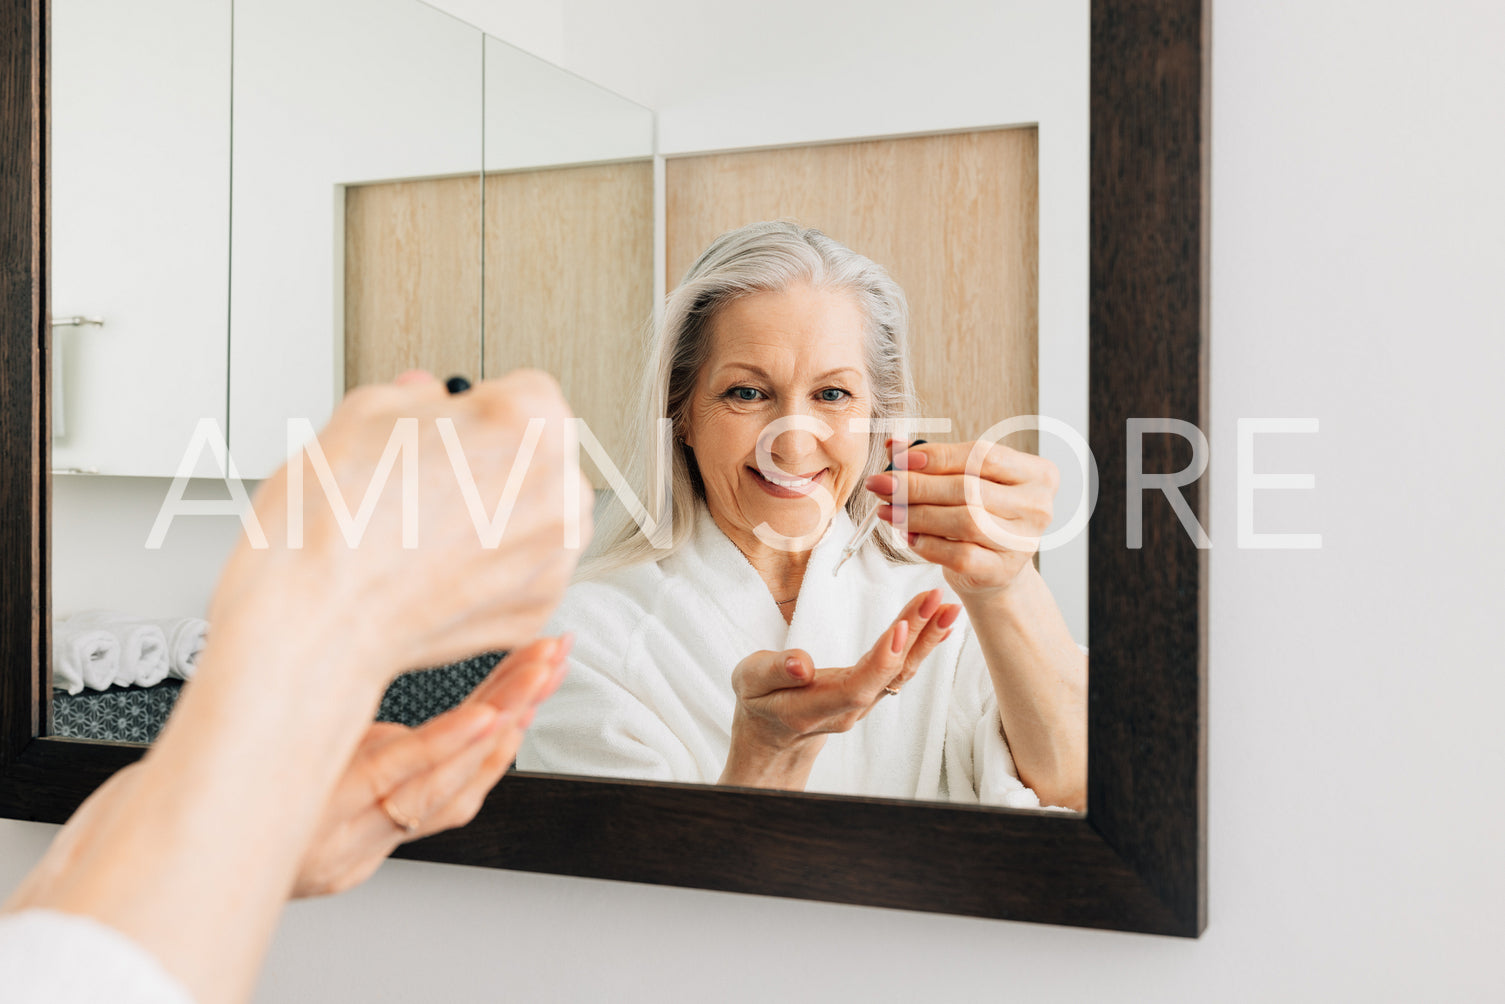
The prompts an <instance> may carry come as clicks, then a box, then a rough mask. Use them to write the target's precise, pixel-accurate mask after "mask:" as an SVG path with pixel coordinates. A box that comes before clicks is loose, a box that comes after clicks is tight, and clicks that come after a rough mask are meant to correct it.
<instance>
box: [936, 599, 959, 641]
mask: <svg viewBox="0 0 1505 1004" xmlns="http://www.w3.org/2000/svg"><path fill="white" fill-rule="evenodd" d="M961 615H962V608H961V606H960V605H959V604H955V603H953V604H951V605H950V606H949V607H948V608H947V609H946V610H945V611H944V612H943V613H942V614H941V615H940V616H939V617H937V618H936V621H935V622H936V623H937V624H939V625H940V626H941V627H943V628H949V627H951V625H953V624H955V623H956V619H957V618H958V617H960V616H961ZM947 634H950V632H949V631H948V632H947Z"/></svg>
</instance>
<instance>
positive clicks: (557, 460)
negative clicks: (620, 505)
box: [210, 370, 593, 684]
mask: <svg viewBox="0 0 1505 1004" xmlns="http://www.w3.org/2000/svg"><path fill="white" fill-rule="evenodd" d="M571 417H572V416H571V414H570V410H569V407H568V405H567V404H566V403H565V401H564V398H563V397H562V395H561V394H560V391H559V385H558V384H557V383H556V382H555V381H554V380H553V378H551V377H549V376H547V375H546V374H543V373H539V372H536V371H527V370H520V371H517V372H514V373H510V374H508V375H507V376H505V377H503V378H501V379H497V380H486V381H482V382H481V383H478V384H476V385H475V386H474V387H473V388H471V389H470V390H469V391H468V392H466V393H464V394H460V395H450V394H448V393H447V392H446V390H445V387H444V384H442V383H440V382H439V381H438V380H436V379H434V378H433V377H431V376H429V375H427V374H406V375H404V377H403V378H402V379H401V380H399V381H398V382H396V383H391V384H379V385H371V386H365V387H358V388H356V389H355V390H353V391H351V392H350V394H348V395H347V396H346V398H345V400H344V401H343V402H342V403H341V404H340V406H339V408H337V409H336V410H335V413H334V416H333V417H332V418H331V419H330V421H329V424H328V425H327V426H326V427H325V428H324V430H323V431H322V432H321V433H320V434H319V440H318V445H319V448H320V450H321V452H322V454H323V457H324V458H325V460H326V461H327V463H326V464H325V465H320V464H318V463H316V462H315V459H314V458H311V457H310V455H309V453H307V452H304V453H300V454H299V455H297V456H295V457H294V458H293V460H292V462H291V463H292V464H295V465H297V471H298V474H297V476H296V477H290V474H291V473H292V468H290V467H284V468H283V469H282V470H280V471H278V472H277V473H276V474H275V475H273V476H272V477H271V478H269V479H268V480H267V481H266V482H264V483H263V484H262V486H261V489H260V490H259V491H258V492H257V495H256V499H255V504H254V512H255V516H256V518H257V521H258V523H259V524H260V526H261V528H262V529H263V531H264V534H265V537H266V543H267V544H269V546H266V547H260V548H258V547H255V546H253V544H252V543H251V542H250V541H249V540H247V539H245V538H243V539H242V542H241V544H240V546H239V547H238V548H237V549H236V551H235V553H234V554H233V555H232V556H231V558H230V561H229V562H228V564H227V565H226V567H225V570H224V573H223V574H222V576H221V578H220V582H219V585H218V587H217V588H216V590H215V594H214V598H213V600H212V601H211V606H210V620H211V623H212V624H214V629H215V633H216V635H230V636H234V635H235V634H236V625H237V623H238V622H239V620H241V619H242V616H241V615H243V614H244V615H247V616H245V617H244V618H243V619H244V620H245V621H246V622H247V623H260V624H267V623H278V622H279V621H282V622H287V623H289V624H293V623H298V624H299V628H300V630H303V629H305V628H308V627H309V626H308V625H306V624H303V623H301V622H303V621H305V620H306V616H307V613H308V612H309V611H312V610H317V611H319V616H320V618H321V619H322V622H321V624H320V625H318V630H319V632H320V635H321V637H324V638H325V639H326V642H327V644H328V645H329V646H331V647H334V646H343V649H342V651H343V652H345V653H346V654H348V653H349V652H351V651H355V652H358V653H359V654H360V656H361V662H362V663H363V664H364V665H365V666H366V667H368V675H369V676H370V677H371V678H372V679H371V682H373V683H377V684H384V683H385V682H386V681H387V680H389V679H390V678H391V677H392V676H393V675H395V674H396V673H398V672H400V671H402V670H407V669H415V668H419V667H424V666H435V665H440V664H443V663H447V662H452V661H454V660H456V659H460V658H464V657H467V656H471V655H474V654H476V653H477V652H484V651H495V650H498V649H508V648H514V647H516V646H518V645H521V644H524V643H526V642H527V641H529V640H531V639H532V638H533V637H534V635H535V634H536V633H537V632H538V630H539V629H540V628H541V627H542V626H543V623H544V622H545V620H547V618H548V616H549V614H550V612H552V610H553V609H554V607H555V606H556V605H557V603H558V602H559V599H560V597H561V596H562V595H563V592H564V589H565V586H566V585H567V584H568V582H569V578H570V575H571V574H572V573H573V571H574V568H575V564H576V562H577V561H578V560H579V557H580V554H581V548H583V547H584V546H585V545H586V544H587V543H588V542H589V540H590V534H591V510H592V504H593V498H592V496H591V494H590V485H589V483H588V482H587V481H586V480H585V479H584V478H583V477H578V476H577V477H575V478H573V479H569V478H568V477H567V476H566V467H565V464H566V458H565V455H564V444H565V442H566V439H565V423H566V422H568V421H570V420H571ZM384 458H385V459H386V461H387V463H386V464H384V463H383V460H384ZM394 458H395V464H393V463H392V460H393V459H394ZM384 466H385V467H387V470H386V471H383V468H384ZM372 471H377V472H378V473H377V477H376V479H375V480H373V478H372V473H371V472H372ZM385 474H390V475H391V476H390V478H389V479H388V481H387V483H386V484H385V486H384V487H383V486H382V485H381V482H380V479H381V478H382V477H383V476H384V475H385ZM299 481H301V486H299V484H298V482H299ZM326 481H327V482H330V484H328V485H326ZM330 489H337V490H338V492H339V495H340V496H341V498H340V499H339V500H335V501H332V498H333V493H332V492H331V491H330ZM368 492H369V496H368ZM571 496H573V497H571ZM368 506H369V508H368ZM300 509H301V527H302V529H301V541H299V539H298V538H299V534H298V532H297V528H298V521H297V519H296V518H295V517H294V516H293V515H292V514H293V513H295V512H297V511H299V510H300ZM341 510H343V511H341ZM351 512H354V513H355V514H356V517H355V518H354V519H352V518H351V517H350V516H349V514H350V513H351ZM363 519H364V525H363V526H362V525H361V521H362V520H363ZM502 520H505V523H503V522H502ZM355 532H359V533H360V534H361V536H360V537H359V539H358V540H357V541H356V542H355V544H354V545H353V546H352V543H351V537H352V536H353V534H354V533H355ZM572 537H573V538H574V540H575V541H578V546H576V547H567V546H566V543H567V541H570V540H571V538H572ZM262 586H269V587H272V588H259V587H262ZM247 604H255V605H257V606H258V607H260V608H262V609H259V610H255V611H252V610H247V609H243V608H245V607H246V605H247ZM267 608H271V609H267ZM258 615H259V616H258ZM242 640H244V641H247V642H248V643H250V642H252V641H254V640H253V639H249V638H247V639H242ZM263 640H264V639H263Z"/></svg>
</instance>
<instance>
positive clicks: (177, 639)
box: [149, 617, 209, 680]
mask: <svg viewBox="0 0 1505 1004" xmlns="http://www.w3.org/2000/svg"><path fill="white" fill-rule="evenodd" d="M149 623H152V624H155V625H157V626H158V627H159V628H161V629H162V633H163V634H164V635H166V637H167V674H168V675H169V676H175V677H177V678H178V679H179V680H191V679H192V678H193V671H194V669H195V668H197V666H198V662H199V653H200V652H202V651H203V650H204V639H205V638H206V637H207V635H208V633H209V622H208V621H206V620H204V619H203V618H201V617H170V618H165V619H163V620H156V621H150V622H149Z"/></svg>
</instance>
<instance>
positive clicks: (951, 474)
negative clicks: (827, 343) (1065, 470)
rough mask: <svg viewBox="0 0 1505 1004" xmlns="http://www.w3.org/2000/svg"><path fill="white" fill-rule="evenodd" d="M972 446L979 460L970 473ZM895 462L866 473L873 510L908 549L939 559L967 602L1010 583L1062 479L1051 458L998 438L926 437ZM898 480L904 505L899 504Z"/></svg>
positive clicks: (1046, 521)
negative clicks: (903, 535)
mask: <svg viewBox="0 0 1505 1004" xmlns="http://www.w3.org/2000/svg"><path fill="white" fill-rule="evenodd" d="M893 442H894V441H892V440H891V441H890V443H891V444H892V443H893ZM974 449H976V452H977V457H976V460H977V461H980V463H978V464H977V466H976V468H975V469H974V471H973V472H972V473H970V474H969V473H968V471H967V466H968V461H969V459H972V457H973V451H974ZM894 466H895V468H896V469H895V470H893V471H886V472H884V473H882V474H874V475H873V476H872V477H870V478H868V480H867V489H868V491H871V492H873V493H874V494H875V495H877V496H878V497H879V498H881V499H883V501H884V505H882V506H880V507H879V510H878V515H879V517H880V518H881V519H883V520H886V521H887V522H889V523H891V524H893V525H894V526H896V527H898V528H899V529H901V530H905V531H907V532H908V534H909V536H908V540H909V546H910V548H911V549H912V550H913V551H914V553H915V554H916V555H918V556H919V557H921V558H924V559H925V560H926V561H929V562H931V563H932V564H936V565H940V566H941V567H942V568H943V569H944V570H945V574H946V581H947V583H949V584H950V586H951V588H952V589H954V590H956V592H957V595H959V596H961V597H962V598H963V599H964V600H967V601H968V602H969V603H970V601H971V598H972V597H982V596H987V595H989V594H997V593H1001V592H1002V591H1004V590H1006V589H1008V587H1009V586H1010V585H1012V584H1013V582H1014V580H1015V579H1016V578H1017V577H1018V575H1019V572H1020V571H1021V570H1022V569H1023V568H1024V566H1025V565H1026V564H1028V563H1029V561H1030V557H1031V556H1032V555H1033V554H1034V553H1035V551H1036V550H1037V549H1038V547H1039V538H1040V536H1041V535H1042V534H1044V533H1045V530H1046V528H1047V527H1048V526H1050V520H1051V508H1052V504H1053V503H1054V501H1055V496H1056V489H1057V487H1059V485H1060V474H1059V472H1058V471H1057V470H1056V466H1055V464H1053V463H1051V462H1050V461H1049V460H1045V459H1043V458H1041V457H1037V456H1035V455H1034V454H1030V453H1024V452H1021V451H1019V450H1013V449H1010V448H1009V447H1007V446H1004V445H1002V444H1001V443H993V444H991V445H988V444H978V443H926V444H924V445H923V446H916V447H912V448H911V449H909V450H908V451H907V452H906V453H905V454H903V455H902V456H898V457H895V463H894ZM901 483H902V487H903V489H904V492H903V495H904V504H903V505H897V504H895V502H896V498H897V494H898V490H899V488H900V487H901ZM969 485H970V487H969ZM969 495H970V498H969Z"/></svg>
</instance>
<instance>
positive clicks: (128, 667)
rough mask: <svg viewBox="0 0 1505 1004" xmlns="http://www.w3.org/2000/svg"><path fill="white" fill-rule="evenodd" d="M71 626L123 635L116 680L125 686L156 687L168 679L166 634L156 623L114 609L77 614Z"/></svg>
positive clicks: (70, 621)
mask: <svg viewBox="0 0 1505 1004" xmlns="http://www.w3.org/2000/svg"><path fill="white" fill-rule="evenodd" d="M66 626H67V627H69V628H85V629H99V630H104V631H109V632H111V633H113V634H114V635H115V637H116V638H118V639H120V665H119V667H118V668H117V669H116V671H115V680H114V682H115V683H117V684H119V685H120V686H122V687H154V686H156V685H157V684H159V683H161V682H162V681H163V680H165V679H167V668H168V662H167V635H166V634H164V633H163V631H162V629H161V628H160V627H158V626H157V625H156V624H152V623H149V622H147V621H144V620H141V619H140V618H139V617H132V616H131V615H130V614H122V613H116V612H115V611H112V610H86V611H84V612H83V613H78V614H74V615H73V616H72V617H69V618H68V620H67V623H66Z"/></svg>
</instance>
